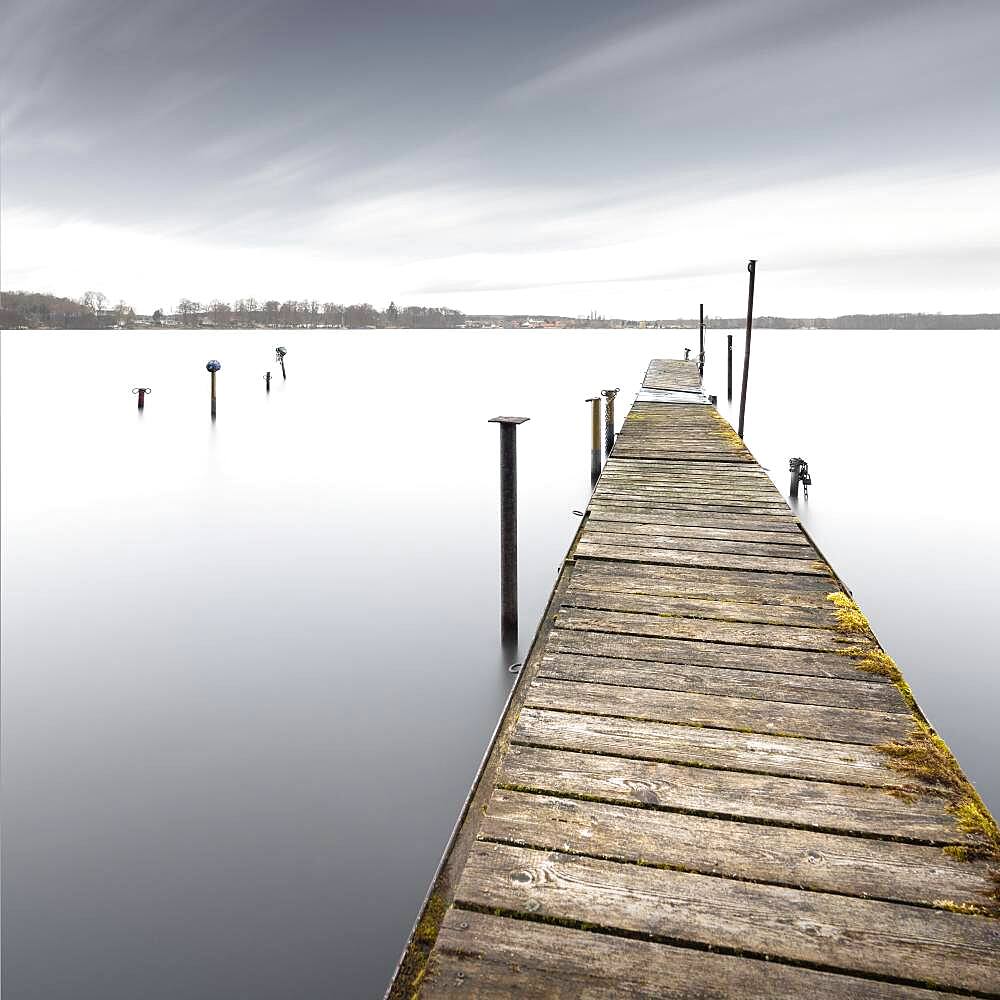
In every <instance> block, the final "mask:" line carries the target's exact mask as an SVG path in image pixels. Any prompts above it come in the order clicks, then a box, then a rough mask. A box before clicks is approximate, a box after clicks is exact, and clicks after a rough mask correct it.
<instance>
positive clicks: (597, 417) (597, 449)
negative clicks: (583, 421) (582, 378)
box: [587, 396, 601, 489]
mask: <svg viewBox="0 0 1000 1000" xmlns="http://www.w3.org/2000/svg"><path fill="white" fill-rule="evenodd" d="M587 402H588V403H590V488H591V489H593V488H594V487H595V486H596V485H597V480H598V479H599V478H600V475H601V397H600V396H591V397H590V399H588V400H587Z"/></svg>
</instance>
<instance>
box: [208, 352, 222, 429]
mask: <svg viewBox="0 0 1000 1000" xmlns="http://www.w3.org/2000/svg"><path fill="white" fill-rule="evenodd" d="M205 367H206V368H207V369H208V371H209V373H210V374H211V376H212V419H213V420H214V419H215V373H216V372H218V371H221V370H222V365H221V364H220V363H219V362H218V361H209V362H208V364H207V365H205Z"/></svg>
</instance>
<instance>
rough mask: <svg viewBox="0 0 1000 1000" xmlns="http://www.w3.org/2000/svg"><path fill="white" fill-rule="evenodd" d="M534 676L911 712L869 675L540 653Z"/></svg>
mask: <svg viewBox="0 0 1000 1000" xmlns="http://www.w3.org/2000/svg"><path fill="white" fill-rule="evenodd" d="M538 676H539V677H549V678H552V679H553V680H563V681H586V682H589V683H594V684H620V685H622V686H624V687H634V688H658V689H660V690H662V691H689V692H692V693H697V694H711V695H723V696H729V697H734V698H757V699H759V700H761V701H765V702H768V701H787V702H797V703H799V704H803V705H828V706H830V707H833V708H865V709H872V710H875V711H881V712H895V713H897V714H900V715H905V716H908V715H909V714H910V710H909V709H908V708H907V707H906V704H905V702H904V701H903V699H902V697H901V696H900V694H899V691H897V690H896V687H895V686H894V685H892V684H882V683H878V682H872V681H869V680H867V679H864V678H867V677H868V676H870V675H866V674H861V673H859V674H858V678H859V679H858V680H856V681H855V680H845V679H844V678H841V677H838V678H836V679H832V680H831V679H829V678H826V677H810V676H802V675H800V674H776V673H773V672H772V673H767V672H765V671H762V670H760V671H758V670H727V669H726V668H725V667H705V666H690V665H688V664H682V663H647V662H645V661H643V660H621V659H619V660H614V659H609V658H608V657H604V656H577V655H574V654H570V653H545V654H544V655H543V656H542V661H541V663H540V664H539V667H538Z"/></svg>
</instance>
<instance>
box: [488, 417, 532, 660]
mask: <svg viewBox="0 0 1000 1000" xmlns="http://www.w3.org/2000/svg"><path fill="white" fill-rule="evenodd" d="M529 419H530V418H529V417H491V418H490V419H489V421H488V423H491V424H499V425H500V637H501V641H502V642H503V643H504V644H505V645H515V646H516V644H517V634H518V611H517V428H518V426H519V425H520V424H523V423H527V421H528V420H529Z"/></svg>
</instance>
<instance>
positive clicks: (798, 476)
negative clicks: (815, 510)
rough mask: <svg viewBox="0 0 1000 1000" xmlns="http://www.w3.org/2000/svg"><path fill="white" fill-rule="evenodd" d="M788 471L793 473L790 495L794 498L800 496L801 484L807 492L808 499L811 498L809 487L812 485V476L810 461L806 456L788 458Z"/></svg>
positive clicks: (789, 489)
mask: <svg viewBox="0 0 1000 1000" xmlns="http://www.w3.org/2000/svg"><path fill="white" fill-rule="evenodd" d="M788 471H789V472H790V473H791V474H792V481H791V483H790V484H789V487H788V496H789V497H790V498H791V499H792V500H798V498H799V484H800V483H801V484H802V488H803V489H804V490H805V492H806V499H807V500H808V499H809V487H810V486H812V476H810V475H809V463H808V462H807V461H806V460H805V459H804V458H790V459H789V460H788Z"/></svg>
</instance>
